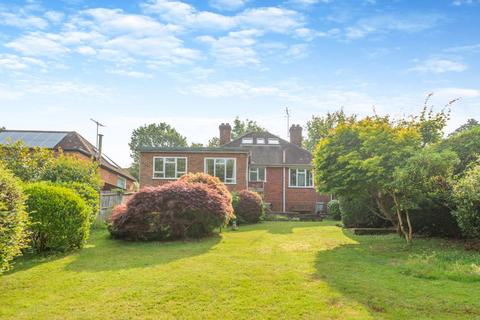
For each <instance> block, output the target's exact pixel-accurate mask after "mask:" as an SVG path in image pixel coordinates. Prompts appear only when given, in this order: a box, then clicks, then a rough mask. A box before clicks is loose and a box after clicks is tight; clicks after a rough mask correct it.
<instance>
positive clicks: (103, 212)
mask: <svg viewBox="0 0 480 320" xmlns="http://www.w3.org/2000/svg"><path fill="white" fill-rule="evenodd" d="M131 195H132V194H131V193H118V192H112V191H102V192H100V213H99V215H98V220H101V221H105V220H106V219H107V218H108V217H109V216H110V214H111V213H112V209H113V208H114V207H115V206H117V205H119V204H121V203H123V202H125V201H127V200H128V199H129V198H130V197H131Z"/></svg>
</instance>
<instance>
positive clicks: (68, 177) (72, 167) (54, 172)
mask: <svg viewBox="0 0 480 320" xmlns="http://www.w3.org/2000/svg"><path fill="white" fill-rule="evenodd" d="M97 169H98V164H97V163H95V162H93V161H89V160H83V159H79V158H76V157H74V156H68V155H64V154H60V156H59V157H58V158H56V159H55V161H54V162H53V164H52V165H51V166H49V167H48V168H46V170H45V172H44V173H43V175H42V177H41V180H47V181H52V182H57V183H62V182H80V183H85V184H88V185H89V186H90V187H92V188H94V189H95V190H99V189H100V187H101V186H102V184H103V183H102V180H101V178H100V176H99V174H98V172H97Z"/></svg>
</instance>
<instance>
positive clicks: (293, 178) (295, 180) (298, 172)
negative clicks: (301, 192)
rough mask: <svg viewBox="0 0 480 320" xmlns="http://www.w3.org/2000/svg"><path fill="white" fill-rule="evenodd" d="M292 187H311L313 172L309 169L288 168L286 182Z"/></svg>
mask: <svg viewBox="0 0 480 320" xmlns="http://www.w3.org/2000/svg"><path fill="white" fill-rule="evenodd" d="M288 186H289V187H292V188H311V187H313V173H312V170H311V169H298V168H290V181H289V184H288Z"/></svg>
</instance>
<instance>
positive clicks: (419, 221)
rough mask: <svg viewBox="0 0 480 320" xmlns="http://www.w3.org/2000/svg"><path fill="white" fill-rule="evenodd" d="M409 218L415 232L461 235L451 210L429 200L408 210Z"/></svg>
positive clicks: (438, 235)
mask: <svg viewBox="0 0 480 320" xmlns="http://www.w3.org/2000/svg"><path fill="white" fill-rule="evenodd" d="M410 220H411V223H412V226H413V230H415V233H416V234H421V235H424V236H428V237H449V238H459V237H461V230H460V228H459V226H458V223H457V220H456V219H455V216H454V215H453V213H452V210H451V209H450V208H449V207H447V206H445V205H440V204H438V203H434V202H431V201H428V202H426V201H425V202H422V203H420V205H419V208H418V209H413V210H410Z"/></svg>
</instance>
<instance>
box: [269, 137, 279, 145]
mask: <svg viewBox="0 0 480 320" xmlns="http://www.w3.org/2000/svg"><path fill="white" fill-rule="evenodd" d="M268 144H280V139H278V138H268Z"/></svg>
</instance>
